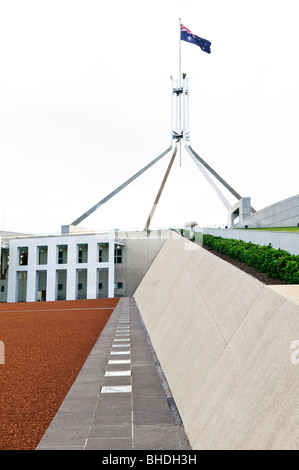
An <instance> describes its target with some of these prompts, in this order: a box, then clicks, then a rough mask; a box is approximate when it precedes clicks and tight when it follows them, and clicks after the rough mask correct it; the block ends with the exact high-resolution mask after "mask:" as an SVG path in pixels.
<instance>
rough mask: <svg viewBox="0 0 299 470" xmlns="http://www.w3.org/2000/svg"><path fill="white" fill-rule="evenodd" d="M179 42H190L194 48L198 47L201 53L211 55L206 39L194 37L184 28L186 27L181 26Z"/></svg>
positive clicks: (209, 44) (208, 42)
mask: <svg viewBox="0 0 299 470" xmlns="http://www.w3.org/2000/svg"><path fill="white" fill-rule="evenodd" d="M181 40H183V41H186V42H191V43H192V44H195V45H196V46H199V47H200V48H201V50H202V51H204V52H207V53H208V54H210V53H211V42H210V41H208V40H207V39H203V38H200V37H199V36H195V34H192V33H191V31H190V29H188V28H186V26H184V25H182V24H181Z"/></svg>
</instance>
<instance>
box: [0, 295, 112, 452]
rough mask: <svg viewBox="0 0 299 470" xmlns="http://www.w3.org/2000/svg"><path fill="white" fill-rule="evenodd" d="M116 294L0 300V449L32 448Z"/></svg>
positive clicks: (91, 346) (44, 429)
mask: <svg viewBox="0 0 299 470" xmlns="http://www.w3.org/2000/svg"><path fill="white" fill-rule="evenodd" d="M118 300H119V299H97V300H77V301H59V302H35V303H13V304H11V303H2V304H0V341H2V342H3V343H4V346H5V361H4V364H1V363H0V450H33V449H35V448H36V446H37V445H38V443H39V441H40V440H41V438H42V436H43V434H44V432H45V431H46V429H47V428H48V426H49V424H50V423H51V421H52V419H53V418H54V416H55V414H56V412H57V410H58V408H59V407H60V405H61V403H62V402H63V400H64V398H65V396H66V395H67V393H68V391H69V389H70V387H71V386H72V384H73V382H74V380H75V379H76V377H77V375H78V373H79V372H80V369H81V368H82V366H83V364H84V362H85V360H86V359H87V357H88V355H89V353H90V351H91V349H92V348H93V346H94V344H95V343H96V341H97V339H98V337H99V335H100V334H101V332H102V330H103V328H104V326H105V325H106V322H107V320H108V319H109V317H110V315H111V313H112V312H113V309H114V307H115V306H116V304H117V302H118Z"/></svg>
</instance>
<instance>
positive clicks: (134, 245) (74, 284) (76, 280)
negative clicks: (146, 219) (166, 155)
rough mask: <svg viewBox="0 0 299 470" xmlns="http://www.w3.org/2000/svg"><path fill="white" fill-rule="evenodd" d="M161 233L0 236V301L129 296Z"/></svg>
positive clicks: (154, 253)
mask: <svg viewBox="0 0 299 470" xmlns="http://www.w3.org/2000/svg"><path fill="white" fill-rule="evenodd" d="M165 239H166V233H165V232H164V233H163V235H162V234H161V232H159V233H157V232H156V233H153V232H152V233H151V234H150V235H149V234H148V233H146V232H138V231H136V232H118V231H114V230H112V231H109V232H99V233H97V232H93V233H80V232H79V233H78V232H76V233H65V234H64V233H62V234H61V235H52V236H34V235H28V236H26V235H20V236H3V237H2V241H1V239H0V241H1V251H0V260H1V261H0V273H1V277H0V302H37V301H57V300H78V299H97V298H109V297H120V296H131V295H133V293H134V291H135V289H136V288H137V286H138V284H139V283H140V281H141V279H142V278H143V276H144V274H145V272H146V270H147V269H148V267H149V265H150V264H151V262H152V261H153V259H154V258H155V256H156V254H157V252H158V251H159V249H160V248H161V246H162V244H163V243H164V241H165Z"/></svg>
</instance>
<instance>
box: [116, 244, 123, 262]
mask: <svg viewBox="0 0 299 470" xmlns="http://www.w3.org/2000/svg"><path fill="white" fill-rule="evenodd" d="M122 251H123V250H122V248H120V247H117V248H115V249H114V264H122V262H123V260H122Z"/></svg>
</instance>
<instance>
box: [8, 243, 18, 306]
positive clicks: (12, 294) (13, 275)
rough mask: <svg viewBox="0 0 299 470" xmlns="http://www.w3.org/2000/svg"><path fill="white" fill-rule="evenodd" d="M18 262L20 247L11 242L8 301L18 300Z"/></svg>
mask: <svg viewBox="0 0 299 470" xmlns="http://www.w3.org/2000/svg"><path fill="white" fill-rule="evenodd" d="M17 263H18V248H17V246H16V245H15V244H14V243H12V242H10V244H9V270H8V282H7V302H16V301H17Z"/></svg>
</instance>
